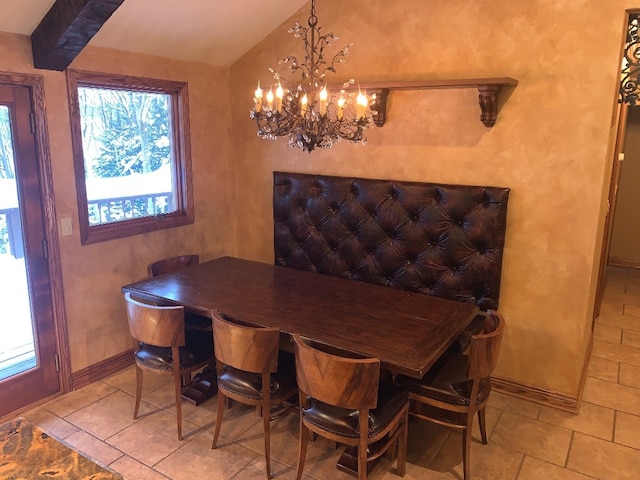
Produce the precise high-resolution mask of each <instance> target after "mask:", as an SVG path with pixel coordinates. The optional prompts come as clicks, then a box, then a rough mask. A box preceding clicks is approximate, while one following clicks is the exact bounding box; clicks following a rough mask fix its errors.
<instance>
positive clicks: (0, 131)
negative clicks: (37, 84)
mask: <svg viewBox="0 0 640 480" xmlns="http://www.w3.org/2000/svg"><path fill="white" fill-rule="evenodd" d="M19 208H20V206H19V202H18V189H17V184H16V178H15V160H14V149H13V143H12V135H11V123H10V116H9V107H7V106H4V105H0V305H2V306H3V307H2V308H3V314H2V318H0V380H2V379H5V378H8V377H11V376H13V375H17V374H18V373H21V372H24V371H25V370H29V369H31V368H33V367H35V366H36V363H37V362H36V355H35V347H34V337H33V324H32V315H31V302H30V299H29V286H28V282H27V272H26V267H25V256H24V240H23V234H22V225H21V221H20V209H19Z"/></svg>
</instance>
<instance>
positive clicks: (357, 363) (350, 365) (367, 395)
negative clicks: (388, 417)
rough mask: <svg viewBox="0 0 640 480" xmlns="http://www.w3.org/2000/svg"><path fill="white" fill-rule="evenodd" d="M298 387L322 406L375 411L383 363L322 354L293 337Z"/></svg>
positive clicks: (374, 360) (303, 340)
mask: <svg viewBox="0 0 640 480" xmlns="http://www.w3.org/2000/svg"><path fill="white" fill-rule="evenodd" d="M293 339H294V342H295V347H296V377H297V380H298V387H299V388H300V390H301V391H302V392H304V393H305V394H306V395H308V396H310V397H312V398H315V399H316V400H319V401H321V402H323V403H327V404H329V405H334V406H337V407H342V408H349V409H357V410H361V409H366V408H375V407H376V406H377V403H378V383H379V380H380V360H378V359H377V358H349V357H342V356H338V355H334V354H332V353H328V352H326V351H323V350H321V346H320V345H317V344H315V343H313V342H311V341H310V340H308V339H306V338H303V337H301V336H300V335H293Z"/></svg>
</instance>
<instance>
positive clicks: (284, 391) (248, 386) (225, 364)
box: [211, 313, 298, 478]
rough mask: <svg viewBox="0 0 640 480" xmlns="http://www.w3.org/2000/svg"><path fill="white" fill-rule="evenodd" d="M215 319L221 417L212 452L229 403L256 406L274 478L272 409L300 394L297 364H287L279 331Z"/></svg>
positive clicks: (268, 470)
mask: <svg viewBox="0 0 640 480" xmlns="http://www.w3.org/2000/svg"><path fill="white" fill-rule="evenodd" d="M212 318H213V342H214V350H215V357H216V370H217V375H218V414H217V417H216V426H215V432H214V434H213V443H212V445H211V448H216V444H217V442H218V436H219V435H220V427H221V425H222V419H223V413H224V409H225V403H226V399H232V400H235V401H237V402H240V403H243V404H245V405H254V406H256V407H257V409H258V411H259V412H261V414H262V418H263V425H264V457H265V462H266V470H267V478H271V451H270V450H271V449H270V445H271V433H270V431H271V428H270V427H271V417H270V412H271V407H272V406H273V405H277V404H280V403H283V402H285V401H286V400H288V399H289V398H291V397H293V396H294V395H295V394H296V392H297V391H298V390H297V387H296V381H295V363H294V362H293V359H291V361H288V362H287V361H284V360H283V358H282V357H280V355H279V345H280V330H278V329H277V328H257V327H250V326H247V325H243V324H240V323H238V321H237V320H234V319H231V318H229V317H227V316H224V315H222V314H219V313H215V314H213V315H212ZM282 355H286V353H285V352H282ZM279 366H280V367H281V368H278V367H279ZM265 386H267V387H266V388H265ZM267 389H268V390H267Z"/></svg>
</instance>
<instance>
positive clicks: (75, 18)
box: [31, 0, 124, 72]
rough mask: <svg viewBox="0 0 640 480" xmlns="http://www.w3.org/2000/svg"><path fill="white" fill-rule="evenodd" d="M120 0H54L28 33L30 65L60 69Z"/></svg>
mask: <svg viewBox="0 0 640 480" xmlns="http://www.w3.org/2000/svg"><path fill="white" fill-rule="evenodd" d="M123 2H124V0H56V2H55V3H54V4H53V6H52V7H51V9H50V10H49V11H48V12H47V14H46V15H45V16H44V18H43V19H42V21H41V22H40V24H39V25H38V26H37V27H36V29H35V30H34V31H33V33H32V34H31V46H32V48H33V65H34V66H35V67H36V68H43V69H45V70H57V71H60V72H61V71H64V70H65V69H66V68H67V67H68V66H69V64H70V63H71V62H72V61H73V59H74V58H76V56H78V54H79V53H80V52H81V51H82V49H83V48H84V47H85V46H86V45H87V43H89V40H91V38H93V36H94V35H95V34H96V33H98V30H100V27H102V25H104V23H105V22H106V21H107V20H108V19H109V17H110V16H111V15H112V14H113V12H115V11H116V9H117V8H118V7H119V6H120V5H121V4H122V3H123Z"/></svg>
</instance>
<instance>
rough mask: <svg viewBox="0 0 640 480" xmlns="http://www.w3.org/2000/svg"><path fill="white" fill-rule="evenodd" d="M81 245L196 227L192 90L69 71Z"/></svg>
mask: <svg viewBox="0 0 640 480" xmlns="http://www.w3.org/2000/svg"><path fill="white" fill-rule="evenodd" d="M68 83H69V95H70V105H71V119H72V120H71V126H72V136H73V148H74V163H75V172H76V187H77V192H78V212H79V214H80V218H79V225H80V231H81V237H82V242H83V243H92V242H98V241H102V240H108V239H111V238H118V237H122V236H128V235H134V234H138V233H143V232H147V231H151V230H157V229H160V228H169V227H174V226H177V225H184V224H187V223H192V222H193V197H192V195H191V186H190V185H191V170H190V163H191V162H190V159H189V148H188V117H187V95H186V84H184V83H180V82H169V81H161V80H152V79H143V78H138V77H123V76H110V75H104V74H96V73H90V72H80V71H73V70H72V71H69V73H68Z"/></svg>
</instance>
